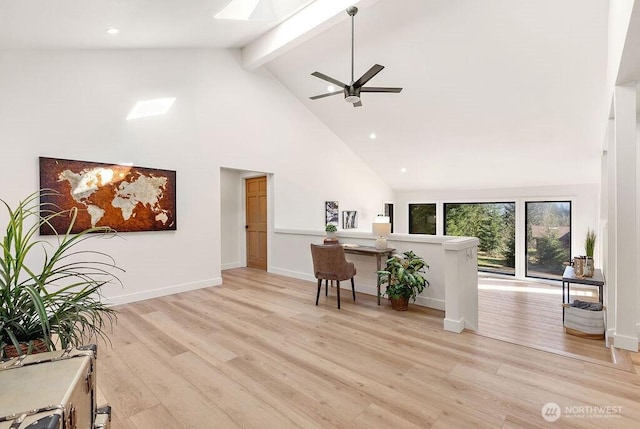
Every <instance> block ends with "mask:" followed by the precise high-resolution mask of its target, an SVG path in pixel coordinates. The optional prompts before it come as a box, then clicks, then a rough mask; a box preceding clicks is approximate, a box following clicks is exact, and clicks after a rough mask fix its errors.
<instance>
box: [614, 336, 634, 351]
mask: <svg viewBox="0 0 640 429" xmlns="http://www.w3.org/2000/svg"><path fill="white" fill-rule="evenodd" d="M613 345H614V346H615V347H616V348H618V349H623V350H629V351H632V352H637V351H638V337H637V336H635V337H628V336H625V335H617V334H614V335H613Z"/></svg>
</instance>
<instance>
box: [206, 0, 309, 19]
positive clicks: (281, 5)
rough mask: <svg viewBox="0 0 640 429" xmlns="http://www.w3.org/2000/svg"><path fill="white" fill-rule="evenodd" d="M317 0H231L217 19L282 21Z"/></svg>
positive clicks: (217, 14) (216, 16)
mask: <svg viewBox="0 0 640 429" xmlns="http://www.w3.org/2000/svg"><path fill="white" fill-rule="evenodd" d="M314 1H315V0H231V1H230V2H229V3H228V4H227V5H226V6H225V7H224V8H223V9H222V10H221V11H219V12H218V13H216V14H215V15H214V17H215V18H216V19H229V20H236V21H266V22H280V21H283V20H285V19H287V18H288V17H290V16H291V15H293V14H294V13H296V12H298V11H299V10H300V9H302V8H303V7H305V6H307V5H308V4H310V3H313V2H314Z"/></svg>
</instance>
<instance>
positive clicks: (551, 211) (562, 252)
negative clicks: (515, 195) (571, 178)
mask: <svg viewBox="0 0 640 429" xmlns="http://www.w3.org/2000/svg"><path fill="white" fill-rule="evenodd" d="M525 207H526V210H525V212H526V221H525V223H526V227H527V237H526V252H527V254H526V261H527V272H526V274H525V275H526V276H527V277H539V278H545V279H553V280H559V279H561V278H562V273H563V271H564V263H565V262H569V259H570V258H571V202H570V201H536V202H532V201H527V202H525Z"/></svg>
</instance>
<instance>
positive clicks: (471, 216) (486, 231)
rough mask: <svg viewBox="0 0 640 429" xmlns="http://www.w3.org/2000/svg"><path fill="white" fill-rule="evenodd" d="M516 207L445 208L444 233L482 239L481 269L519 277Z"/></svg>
mask: <svg viewBox="0 0 640 429" xmlns="http://www.w3.org/2000/svg"><path fill="white" fill-rule="evenodd" d="M515 214H516V204H515V202H506V203H456V204H449V203H447V204H445V205H444V234H445V235H456V236H466V237H478V239H479V240H480V244H479V245H478V270H479V271H488V272H494V273H499V274H509V275H515V271H516V270H515V266H516V216H515Z"/></svg>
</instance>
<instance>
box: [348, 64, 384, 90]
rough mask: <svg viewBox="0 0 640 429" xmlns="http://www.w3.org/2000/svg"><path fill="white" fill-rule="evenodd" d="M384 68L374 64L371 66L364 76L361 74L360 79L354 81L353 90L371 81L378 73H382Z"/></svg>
mask: <svg viewBox="0 0 640 429" xmlns="http://www.w3.org/2000/svg"><path fill="white" fill-rule="evenodd" d="M383 68H384V66H381V65H380V64H374V65H373V66H371V68H370V69H369V70H367V72H366V73H365V74H363V75H362V76H360V79H358V80H356V81H355V82H354V83H353V87H354V88H360V87H361V86H363V85H364V84H365V83H367V82H369V81H370V80H371V79H373V77H374V76H375V75H377V74H378V73H380V72H381V71H382V69H383Z"/></svg>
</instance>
